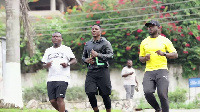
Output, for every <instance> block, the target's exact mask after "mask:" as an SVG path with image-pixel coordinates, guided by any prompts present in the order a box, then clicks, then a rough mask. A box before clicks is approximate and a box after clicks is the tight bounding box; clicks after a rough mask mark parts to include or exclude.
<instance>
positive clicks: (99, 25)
mask: <svg viewBox="0 0 200 112" xmlns="http://www.w3.org/2000/svg"><path fill="white" fill-rule="evenodd" d="M95 25H96V26H99V28H101V26H100V25H98V24H94V25H92V26H95Z"/></svg>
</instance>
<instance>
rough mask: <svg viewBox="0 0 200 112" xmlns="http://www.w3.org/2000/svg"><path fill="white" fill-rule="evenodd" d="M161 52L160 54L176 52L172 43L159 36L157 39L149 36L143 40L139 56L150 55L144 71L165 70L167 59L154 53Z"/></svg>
mask: <svg viewBox="0 0 200 112" xmlns="http://www.w3.org/2000/svg"><path fill="white" fill-rule="evenodd" d="M158 50H161V51H162V52H166V51H168V52H169V53H172V52H176V49H175V48H174V46H173V44H172V42H171V41H170V40H169V39H168V38H166V37H164V36H161V35H159V36H158V37H157V38H151V37H150V36H149V37H147V38H146V39H144V40H143V41H142V43H141V45H140V56H146V55H147V54H150V60H149V61H146V69H145V71H153V70H158V69H168V68H167V58H166V57H165V56H160V55H158V54H157V53H156V51H158Z"/></svg>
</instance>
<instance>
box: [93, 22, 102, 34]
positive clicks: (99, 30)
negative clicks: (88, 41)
mask: <svg viewBox="0 0 200 112" xmlns="http://www.w3.org/2000/svg"><path fill="white" fill-rule="evenodd" d="M100 35H101V29H100V27H99V26H97V25H94V26H92V36H93V37H98V36H100Z"/></svg>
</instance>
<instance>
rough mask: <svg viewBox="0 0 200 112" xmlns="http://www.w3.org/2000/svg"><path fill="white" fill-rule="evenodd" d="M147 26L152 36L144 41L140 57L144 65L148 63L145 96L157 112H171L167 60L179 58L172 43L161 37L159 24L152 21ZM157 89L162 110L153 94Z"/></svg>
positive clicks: (144, 84) (145, 75)
mask: <svg viewBox="0 0 200 112" xmlns="http://www.w3.org/2000/svg"><path fill="white" fill-rule="evenodd" d="M145 26H147V27H148V31H149V35H150V36H148V37H147V38H145V39H144V40H143V41H142V43H141V45H140V56H139V59H140V61H141V62H142V63H145V62H146V69H145V74H144V78H143V89H144V95H145V98H146V100H147V101H148V103H149V104H150V105H151V106H152V107H153V108H154V109H155V110H156V111H155V112H169V102H168V86H169V80H168V74H169V72H168V68H167V58H170V59H175V58H178V54H177V52H176V49H175V48H174V46H173V44H172V42H171V41H170V40H169V39H168V38H166V37H164V36H161V35H159V32H160V24H159V22H157V21H155V20H151V21H150V22H148V23H146V24H145ZM156 88H157V93H158V96H159V98H160V102H161V108H160V106H159V104H158V102H157V101H156V99H155V96H154V94H153V93H154V92H155V90H156Z"/></svg>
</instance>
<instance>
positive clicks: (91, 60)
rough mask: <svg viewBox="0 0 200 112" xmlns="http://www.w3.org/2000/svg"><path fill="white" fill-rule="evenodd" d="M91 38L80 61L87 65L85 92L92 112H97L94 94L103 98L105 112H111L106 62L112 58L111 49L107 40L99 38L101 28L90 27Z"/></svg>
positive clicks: (97, 26)
mask: <svg viewBox="0 0 200 112" xmlns="http://www.w3.org/2000/svg"><path fill="white" fill-rule="evenodd" d="M92 35H93V38H92V39H91V40H90V41H88V42H87V43H86V45H85V47H84V51H83V55H82V60H83V62H84V63H86V64H87V67H88V72H87V76H86V80H85V92H86V94H87V96H88V98H89V101H90V104H91V106H92V108H93V110H94V112H99V109H98V107H97V99H96V96H95V95H96V94H97V92H99V94H100V95H101V96H102V98H103V102H104V105H105V108H106V112H111V99H110V97H109V95H110V94H111V88H112V86H111V81H110V72H109V69H108V67H109V64H108V60H109V59H112V58H113V49H112V46H111V44H110V42H109V41H108V40H106V39H105V38H104V37H101V27H100V26H99V25H93V26H92Z"/></svg>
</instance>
